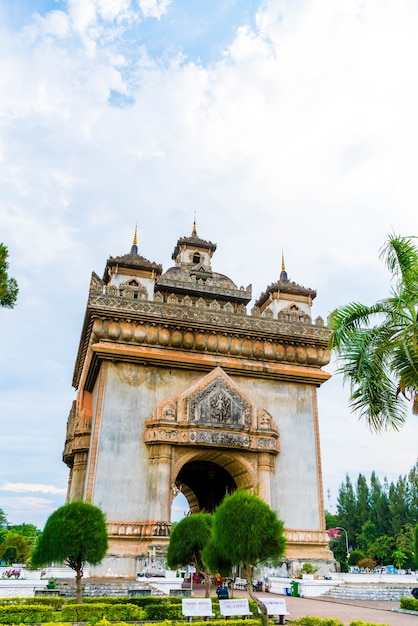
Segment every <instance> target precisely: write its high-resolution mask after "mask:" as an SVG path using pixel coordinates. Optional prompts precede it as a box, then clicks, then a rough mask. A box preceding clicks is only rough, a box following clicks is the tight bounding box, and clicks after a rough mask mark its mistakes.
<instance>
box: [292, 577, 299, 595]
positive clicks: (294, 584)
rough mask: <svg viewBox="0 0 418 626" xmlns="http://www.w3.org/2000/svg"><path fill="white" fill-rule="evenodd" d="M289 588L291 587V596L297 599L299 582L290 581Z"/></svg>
mask: <svg viewBox="0 0 418 626" xmlns="http://www.w3.org/2000/svg"><path fill="white" fill-rule="evenodd" d="M290 586H291V587H292V596H293V597H294V598H297V597H299V582H298V581H297V580H292V581H291V583H290Z"/></svg>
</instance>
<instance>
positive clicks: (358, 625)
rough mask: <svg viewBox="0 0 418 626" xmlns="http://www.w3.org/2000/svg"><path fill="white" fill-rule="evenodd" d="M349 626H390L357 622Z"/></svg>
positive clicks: (387, 625)
mask: <svg viewBox="0 0 418 626" xmlns="http://www.w3.org/2000/svg"><path fill="white" fill-rule="evenodd" d="M349 626H389V624H374V623H372V622H361V621H355V622H350V625H349Z"/></svg>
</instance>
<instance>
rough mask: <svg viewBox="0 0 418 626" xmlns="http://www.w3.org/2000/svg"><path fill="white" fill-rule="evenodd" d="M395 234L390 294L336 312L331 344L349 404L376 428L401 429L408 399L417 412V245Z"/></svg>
mask: <svg viewBox="0 0 418 626" xmlns="http://www.w3.org/2000/svg"><path fill="white" fill-rule="evenodd" d="M412 239H415V237H401V236H397V235H396V236H395V235H392V236H391V237H390V238H389V239H388V241H387V242H386V243H385V244H384V246H383V247H382V250H381V252H380V258H381V259H383V260H384V261H385V263H386V266H387V267H388V269H389V271H390V272H391V273H392V281H393V284H392V288H391V292H390V295H389V298H385V299H384V300H379V301H378V302H376V304H373V305H372V306H367V305H364V304H360V303H358V302H353V303H351V304H347V305H346V306H344V307H341V308H339V309H337V310H336V311H334V313H332V315H331V316H330V320H329V325H330V327H331V329H332V331H333V332H332V335H331V338H330V348H331V349H332V350H334V351H335V353H336V354H337V356H338V358H339V360H340V361H341V362H342V366H341V367H340V368H339V370H338V371H339V372H340V373H342V374H343V375H344V380H345V381H349V382H350V385H351V395H350V406H351V408H352V409H353V410H354V411H358V412H359V414H360V418H362V419H364V420H365V421H366V422H367V424H368V426H369V427H370V429H371V430H374V431H376V432H380V431H382V430H387V429H389V428H393V429H394V430H399V428H400V427H401V426H403V424H404V422H405V419H406V406H407V405H406V403H405V402H404V399H406V400H410V401H412V412H413V413H415V414H418V321H417V313H418V249H417V247H416V246H415V245H414V243H413V241H412Z"/></svg>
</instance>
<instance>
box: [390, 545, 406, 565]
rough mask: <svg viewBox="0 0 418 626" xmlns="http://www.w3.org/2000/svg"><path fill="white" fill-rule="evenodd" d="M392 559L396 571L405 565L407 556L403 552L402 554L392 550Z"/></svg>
mask: <svg viewBox="0 0 418 626" xmlns="http://www.w3.org/2000/svg"><path fill="white" fill-rule="evenodd" d="M392 559H393V562H394V564H395V567H397V568H398V569H401V567H402V566H403V564H404V563H405V561H406V559H407V556H406V554H405V552H402V550H394V552H393V553H392Z"/></svg>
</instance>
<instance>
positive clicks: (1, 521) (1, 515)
mask: <svg viewBox="0 0 418 626" xmlns="http://www.w3.org/2000/svg"><path fill="white" fill-rule="evenodd" d="M2 526H5V527H6V528H7V517H6V513H5V512H4V511H3V509H0V528H1V527H2Z"/></svg>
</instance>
